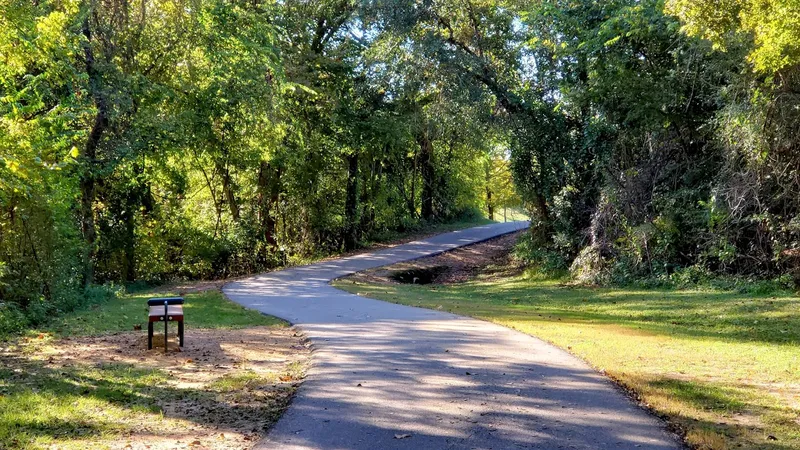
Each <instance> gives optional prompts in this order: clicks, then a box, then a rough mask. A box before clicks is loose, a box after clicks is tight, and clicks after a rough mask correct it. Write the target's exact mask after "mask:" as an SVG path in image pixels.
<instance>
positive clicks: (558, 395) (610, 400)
mask: <svg viewBox="0 0 800 450" xmlns="http://www.w3.org/2000/svg"><path fill="white" fill-rule="evenodd" d="M526 226H527V223H524V222H515V223H502V224H492V225H487V226H481V227H476V228H471V229H468V230H463V231H457V232H453V233H447V234H442V235H438V236H435V237H432V238H428V239H425V240H422V241H417V242H412V243H409V244H404V245H400V246H397V247H393V248H390V249H385V250H380V251H376V252H372V253H367V254H361V255H356V256H351V257H347V258H341V259H337V260H332V261H326V262H320V263H317V264H312V265H309V266H304V267H297V268H293V269H288V270H283V271H280V272H272V273H267V274H263V275H258V276H255V277H252V278H249V279H246V280H242V281H237V282H234V283H231V284H228V285H227V286H225V288H224V291H225V294H227V295H228V297H229V298H231V299H232V300H234V301H236V302H238V303H240V304H242V305H244V306H246V307H248V308H253V309H257V310H259V311H262V312H264V313H267V314H271V315H275V316H278V317H282V318H284V319H286V320H289V321H290V322H292V323H294V324H296V325H298V326H299V327H300V328H301V329H302V330H303V331H304V332H305V333H306V334H307V335H308V336H309V338H310V339H311V341H312V343H313V344H314V352H313V356H312V368H311V370H310V373H309V376H308V378H307V379H306V381H305V382H304V383H303V384H302V385H301V387H300V389H299V390H298V393H297V396H296V397H295V399H294V401H293V402H292V404H291V406H290V407H289V409H288V411H287V412H286V413H285V414H284V416H283V417H282V418H281V419H280V420H279V421H278V423H277V424H276V425H275V427H274V428H273V429H272V430H271V431H270V433H269V435H268V437H267V438H266V439H265V440H264V441H262V442H260V443H259V445H258V447H257V448H261V449H272V448H275V449H364V450H367V449H369V450H373V449H374V450H382V449H404V450H410V449H524V448H533V449H680V448H682V447H681V445H680V444H679V443H678V441H677V440H676V439H675V438H674V437H673V436H672V435H670V434H669V433H667V432H666V431H665V430H664V427H663V424H662V423H661V422H660V421H659V420H657V419H655V418H654V417H652V416H650V415H649V414H647V413H646V412H644V411H643V410H642V409H640V408H639V407H638V406H636V405H635V404H633V403H632V402H631V401H630V400H628V398H626V397H625V396H624V395H623V394H622V393H620V392H619V391H618V390H617V389H616V388H615V387H613V386H612V384H611V383H610V382H609V381H607V380H606V379H605V378H604V377H602V376H601V375H599V374H598V373H596V372H595V371H594V370H592V369H591V368H589V367H587V366H586V364H584V363H583V362H581V361H579V360H578V359H576V358H574V357H572V356H570V355H569V354H567V353H565V352H563V351H561V350H559V349H556V348H554V347H553V346H551V345H548V344H546V343H544V342H542V341H540V340H538V339H536V338H533V337H530V336H527V335H525V334H522V333H519V332H516V331H513V330H511V329H508V328H504V327H501V326H498V325H493V324H490V323H487V322H483V321H479V320H475V319H468V318H464V317H459V316H456V315H453V314H448V313H444V312H439V311H432V310H427V309H421V308H413V307H409V306H402V305H395V304H391V303H386V302H381V301H378V300H372V299H368V298H363V297H359V296H356V295H352V294H348V293H345V292H342V291H340V290H337V289H334V288H333V287H331V286H330V285H328V282H329V281H331V280H333V279H334V278H338V277H341V276H344V275H348V274H351V273H354V272H357V271H361V270H365V269H368V268H373V267H379V266H383V265H387V264H392V263H396V262H399V261H405V260H409V259H414V258H419V257H423V256H428V255H432V254H436V253H440V252H442V251H445V250H449V249H452V248H455V247H459V246H463V245H468V244H472V243H475V242H479V241H483V240H486V239H489V238H491V237H495V236H498V235H502V234H505V233H508V232H511V231H515V230H518V229H521V228H524V227H526ZM406 435H409V436H407V437H406ZM398 437H399V439H398Z"/></svg>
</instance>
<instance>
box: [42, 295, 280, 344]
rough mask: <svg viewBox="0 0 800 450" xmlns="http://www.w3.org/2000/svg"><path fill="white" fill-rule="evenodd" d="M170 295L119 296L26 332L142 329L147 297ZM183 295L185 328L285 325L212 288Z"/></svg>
mask: <svg viewBox="0 0 800 450" xmlns="http://www.w3.org/2000/svg"><path fill="white" fill-rule="evenodd" d="M171 295H174V294H171V293H159V294H153V293H143V292H139V293H133V294H126V295H120V296H118V297H115V298H113V299H110V300H108V301H106V302H103V303H95V304H92V305H87V306H85V307H83V308H81V309H78V310H76V311H73V312H71V313H68V314H65V315H63V316H60V317H58V318H55V319H53V321H51V322H50V323H49V324H48V325H46V326H45V327H43V328H41V329H39V330H33V331H31V332H30V334H38V333H40V332H49V333H53V334H54V335H56V336H87V335H97V334H104V333H114V332H119V331H131V330H133V328H134V326H141V327H142V328H143V329H146V328H147V311H148V310H147V299H149V298H153V297H165V296H171ZM183 298H184V300H185V301H186V303H185V304H184V305H183V311H184V315H185V323H186V327H187V328H189V327H191V328H245V327H254V326H288V323H287V322H285V321H283V320H281V319H278V318H277V317H272V316H267V315H264V314H261V313H260V312H258V311H255V310H251V309H246V308H244V307H242V306H241V305H238V304H236V303H234V302H232V301H230V300H228V299H226V298H225V296H224V295H223V294H222V293H221V292H219V291H216V290H211V291H206V292H200V293H196V294H186V295H184V296H183ZM176 329H177V328H176Z"/></svg>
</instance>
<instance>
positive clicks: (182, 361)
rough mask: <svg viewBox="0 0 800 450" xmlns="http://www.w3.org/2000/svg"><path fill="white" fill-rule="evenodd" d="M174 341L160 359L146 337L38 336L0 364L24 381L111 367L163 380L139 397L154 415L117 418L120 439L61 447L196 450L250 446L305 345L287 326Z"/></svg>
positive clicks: (286, 394) (299, 364) (288, 392)
mask: <svg viewBox="0 0 800 450" xmlns="http://www.w3.org/2000/svg"><path fill="white" fill-rule="evenodd" d="M174 339H175V337H174V336H170V351H169V352H167V353H165V352H164V347H163V338H162V337H161V336H156V339H155V342H154V348H153V350H147V332H146V331H133V332H124V333H117V334H112V335H104V336H92V337H70V338H63V339H52V338H49V336H46V335H44V336H42V335H40V336H39V338H38V339H37V338H32V339H30V338H29V339H25V340H23V341H21V342H19V343H17V344H16V345H13V346H11V347H9V348H6V349H0V364H2V365H3V366H4V367H6V368H9V369H12V370H13V371H14V372H19V373H25V376H26V377H27V376H31V375H34V376H36V375H39V376H42V375H41V374H42V373H46V374H57V373H61V374H62V375H65V374H67V373H68V372H63V371H64V370H72V369H79V370H80V369H89V370H98V369H99V370H102V369H104V368H109V369H111V368H114V367H130V368H135V369H136V370H147V369H155V370H158V371H160V372H161V373H166V374H168V377H167V381H166V382H163V383H162V382H159V383H158V386H153V387H152V390H146V389H145V390H144V391H140V395H146V396H150V397H152V398H154V399H155V401H156V405H157V409H158V410H160V413H161V414H160V416H159V415H158V414H156V415H153V414H152V413H151V414H144V415H143V414H133V415H131V416H129V417H127V418H126V419H123V420H124V421H125V422H126V423H124V424H123V425H124V426H125V429H126V431H125V432H124V433H123V435H122V436H119V435H115V436H106V437H99V436H94V437H91V438H88V439H87V440H86V441H85V442H81V441H75V440H70V441H69V442H64V444H67V445H66V446H67V447H69V448H81V447H83V448H119V449H151V450H163V449H176V448H179V449H182V448H190V449H194V450H201V449H249V448H251V447H253V446H254V445H255V443H256V442H258V440H259V439H260V438H261V437H263V436H264V435H265V434H266V431H267V430H268V428H269V427H270V426H271V425H272V424H273V423H274V422H275V421H276V420H277V418H278V417H279V416H280V414H281V413H282V412H283V410H284V409H285V408H286V407H287V405H288V404H289V401H290V400H291V397H292V395H293V394H294V392H295V390H296V388H297V387H298V385H299V383H300V382H301V380H302V378H303V377H304V375H305V370H306V368H307V365H308V362H309V358H310V348H309V344H308V342H307V339H305V338H304V337H303V336H302V335H301V334H300V333H299V332H298V331H297V330H296V329H294V328H289V327H254V328H248V329H238V330H196V329H187V330H186V336H185V339H186V342H185V347H184V348H183V349H180V348H179V347H178V345H177V342H174V341H173V340H174ZM35 371H39V372H40V373H39V374H35ZM46 376H52V375H46ZM84 444H85V445H84ZM52 448H62V445H61V444H54V445H53V446H52Z"/></svg>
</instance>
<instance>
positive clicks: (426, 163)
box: [418, 133, 436, 220]
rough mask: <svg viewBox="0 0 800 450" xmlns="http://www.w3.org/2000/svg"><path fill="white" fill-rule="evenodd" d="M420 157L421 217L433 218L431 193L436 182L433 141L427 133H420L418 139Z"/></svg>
mask: <svg viewBox="0 0 800 450" xmlns="http://www.w3.org/2000/svg"><path fill="white" fill-rule="evenodd" d="M418 142H419V149H420V159H421V162H422V170H421V172H422V218H423V219H425V220H433V218H434V212H433V195H434V187H435V186H434V185H435V183H436V180H435V179H434V178H435V175H436V174H435V171H434V168H433V142H431V140H430V138H429V137H428V134H427V133H422V134H421V135H420V137H419V139H418Z"/></svg>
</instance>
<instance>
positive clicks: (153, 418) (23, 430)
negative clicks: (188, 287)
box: [0, 291, 302, 449]
mask: <svg viewBox="0 0 800 450" xmlns="http://www.w3.org/2000/svg"><path fill="white" fill-rule="evenodd" d="M153 296H154V295H153V294H144V293H140V294H134V295H121V296H119V297H117V298H113V299H111V300H108V301H105V302H101V303H96V304H92V305H87V306H86V307H84V308H82V309H79V310H76V311H74V312H71V313H68V314H66V315H64V316H61V317H58V318H56V319H53V321H51V323H50V324H48V325H47V326H45V327H43V328H41V329H39V330H34V331H30V332H28V333H27V336H24V337H20V338H19V339H20V341H19V344H15V343H13V342H10V343H9V345H11V346H12V348H13V347H16V349H14V350H11V351H7V352H6V353H5V354H3V355H0V449H17V448H19V449H23V448H24V449H28V448H48V447H50V446H52V445H57V446H58V448H76V449H77V448H108V446H109V445H111V444H113V445H115V446H117V447H118V446H119V445H117V444H119V442H118V440H119V439H122V438H123V437H124V436H127V435H130V434H131V433H134V432H136V431H140V430H142V429H143V428H146V427H150V428H153V429H159V428H162V427H174V428H178V429H179V428H181V427H185V426H186V425H185V424H186V423H187V422H193V421H194V422H197V423H200V424H205V425H208V424H211V425H214V424H217V425H219V426H225V425H226V423H227V422H224V421H223V419H224V418H225V417H226V416H231V415H234V416H239V415H241V416H242V417H248V418H249V419H248V420H251V419H253V418H258V419H260V420H263V422H264V423H266V424H271V423H273V422H274V421H275V420H277V418H278V417H279V415H280V413H281V412H282V410H283V409H284V408H285V407H286V405H287V404H288V401H289V399H290V398H291V395H292V392H293V391H294V386H288V385H283V386H280V387H277V388H274V385H276V384H280V382H281V381H283V380H282V378H286V380H287V381H296V380H298V379H299V378H302V376H298V375H297V373H298V370H300V369H298V368H296V367H294V366H292V367H289V368H287V369H286V370H287V374H286V375H284V376H281V375H278V374H275V375H274V376H263V375H250V374H248V373H245V374H243V375H237V374H231V375H230V376H229V377H230V378H231V382H228V383H227V384H226V382H225V381H220V382H219V383H220V385H219V386H218V387H219V389H216V388H213V387H212V388H203V387H202V386H201V387H176V386H174V385H173V384H171V383H170V382H169V381H170V378H171V377H170V374H169V373H167V371H165V370H160V369H154V368H138V367H135V366H133V365H131V364H123V363H120V364H98V365H95V366H90V365H89V366H87V365H85V364H74V365H65V366H62V367H57V368H56V367H53V366H51V365H49V364H48V361H45V360H43V359H42V356H41V355H43V354H45V353H47V349H48V346H49V345H51V344H52V343H53V342H54V341H55V340H56V339H57V338H58V337H64V336H86V335H99V334H107V333H116V332H121V331H132V330H133V329H134V326H141V327H142V328H143V329H146V327H147V305H146V300H147V299H148V298H151V297H153ZM159 296H160V295H159ZM184 298H185V300H186V304H185V305H184V311H185V314H186V327H187V329H198V328H244V327H251V326H280V327H284V326H288V324H287V323H286V322H284V321H282V320H280V319H277V318H275V317H271V316H266V315H263V314H261V313H259V312H257V311H253V310H248V309H245V308H243V307H241V306H239V305H237V304H235V303H233V302H231V301H229V300H227V299H226V298H225V297H224V296H223V294H222V293H221V292H219V291H207V292H202V293H197V294H188V295H185V296H184ZM175 329H177V328H176V327H174V328H173V331H174V330H175ZM237 377H239V378H241V379H237ZM225 378H228V376H226V377H223V380H224V379H225ZM226 386H228V387H229V389H225V387H226ZM265 387H269V388H273V389H272V390H264V389H262V388H265ZM253 390H258V393H257V394H258V395H256V396H254V394H252V391H253ZM234 391H235V392H234ZM226 393H232V394H230V395H233V394H236V395H245V396H246V397H247V398H246V399H244V400H247V401H252V400H253V399H254V398H259V399H261V400H262V401H261V403H260V404H259V405H249V406H248V405H241V404H239V405H236V404H231V402H229V401H228V400H229V399H226V398H225V397H224V395H223V396H222V397H220V394H226ZM186 399H194V400H196V403H197V404H199V405H201V407H202V408H203V411H205V412H204V413H203V414H199V413H195V412H191V411H187V412H186V414H185V415H182V416H178V417H177V418H173V419H171V420H165V418H164V416H163V409H162V406H163V405H164V404H169V403H170V402H179V401H185V400H186ZM235 400H236V401H243V399H240V398H238V397H237V398H236V399H235ZM231 408H238V409H241V413H239V412H238V411H234V412H231V411H229V410H230V409H231ZM212 412H216V413H219V414H216V413H212ZM223 413H224V414H223ZM175 419H177V420H179V422H175V421H174V420H175ZM224 420H227V419H224ZM217 422H219V423H217ZM179 423H180V424H184V425H176V424H179ZM115 442H116V443H115Z"/></svg>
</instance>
